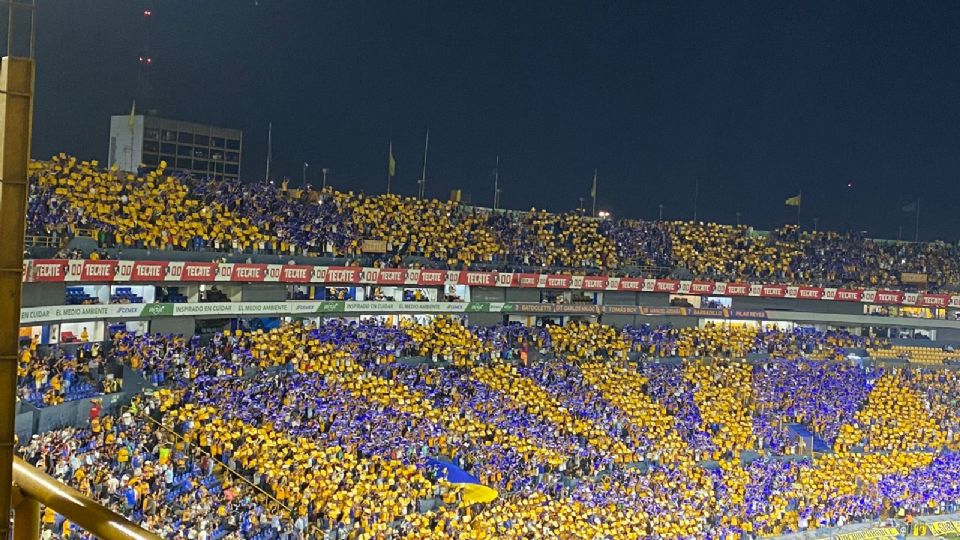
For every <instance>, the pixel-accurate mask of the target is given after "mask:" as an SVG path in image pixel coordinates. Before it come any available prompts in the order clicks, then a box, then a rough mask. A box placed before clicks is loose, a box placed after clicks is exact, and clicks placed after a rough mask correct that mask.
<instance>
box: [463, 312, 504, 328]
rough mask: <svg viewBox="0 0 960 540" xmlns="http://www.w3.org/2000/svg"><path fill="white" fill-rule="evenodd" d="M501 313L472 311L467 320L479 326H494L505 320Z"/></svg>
mask: <svg viewBox="0 0 960 540" xmlns="http://www.w3.org/2000/svg"><path fill="white" fill-rule="evenodd" d="M503 318H504V316H503V314H501V313H470V314H468V315H467V322H468V323H469V324H475V325H478V326H493V325H495V324H499V323H502V322H503Z"/></svg>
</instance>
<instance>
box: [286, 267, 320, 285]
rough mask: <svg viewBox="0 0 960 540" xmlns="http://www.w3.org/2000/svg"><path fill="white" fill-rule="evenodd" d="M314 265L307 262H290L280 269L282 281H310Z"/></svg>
mask: <svg viewBox="0 0 960 540" xmlns="http://www.w3.org/2000/svg"><path fill="white" fill-rule="evenodd" d="M312 276H313V267H312V266H307V265H305V264H288V265H285V266H284V267H283V268H281V269H280V281H283V282H284V283H310V281H311V277H312Z"/></svg>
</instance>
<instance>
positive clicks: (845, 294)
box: [833, 289, 863, 302]
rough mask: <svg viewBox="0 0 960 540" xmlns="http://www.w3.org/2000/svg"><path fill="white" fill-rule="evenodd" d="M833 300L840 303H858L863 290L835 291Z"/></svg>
mask: <svg viewBox="0 0 960 540" xmlns="http://www.w3.org/2000/svg"><path fill="white" fill-rule="evenodd" d="M833 299H834V300H839V301H841V302H859V301H860V300H862V299H863V289H837V294H836V296H834V297H833Z"/></svg>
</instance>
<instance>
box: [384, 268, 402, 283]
mask: <svg viewBox="0 0 960 540" xmlns="http://www.w3.org/2000/svg"><path fill="white" fill-rule="evenodd" d="M380 279H381V280H382V281H400V280H402V279H403V271H402V270H380Z"/></svg>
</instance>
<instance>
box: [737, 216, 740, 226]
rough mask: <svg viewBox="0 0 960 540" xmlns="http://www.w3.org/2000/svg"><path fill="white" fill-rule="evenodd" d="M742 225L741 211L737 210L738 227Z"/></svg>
mask: <svg viewBox="0 0 960 540" xmlns="http://www.w3.org/2000/svg"><path fill="white" fill-rule="evenodd" d="M739 226H740V212H737V227H739Z"/></svg>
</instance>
